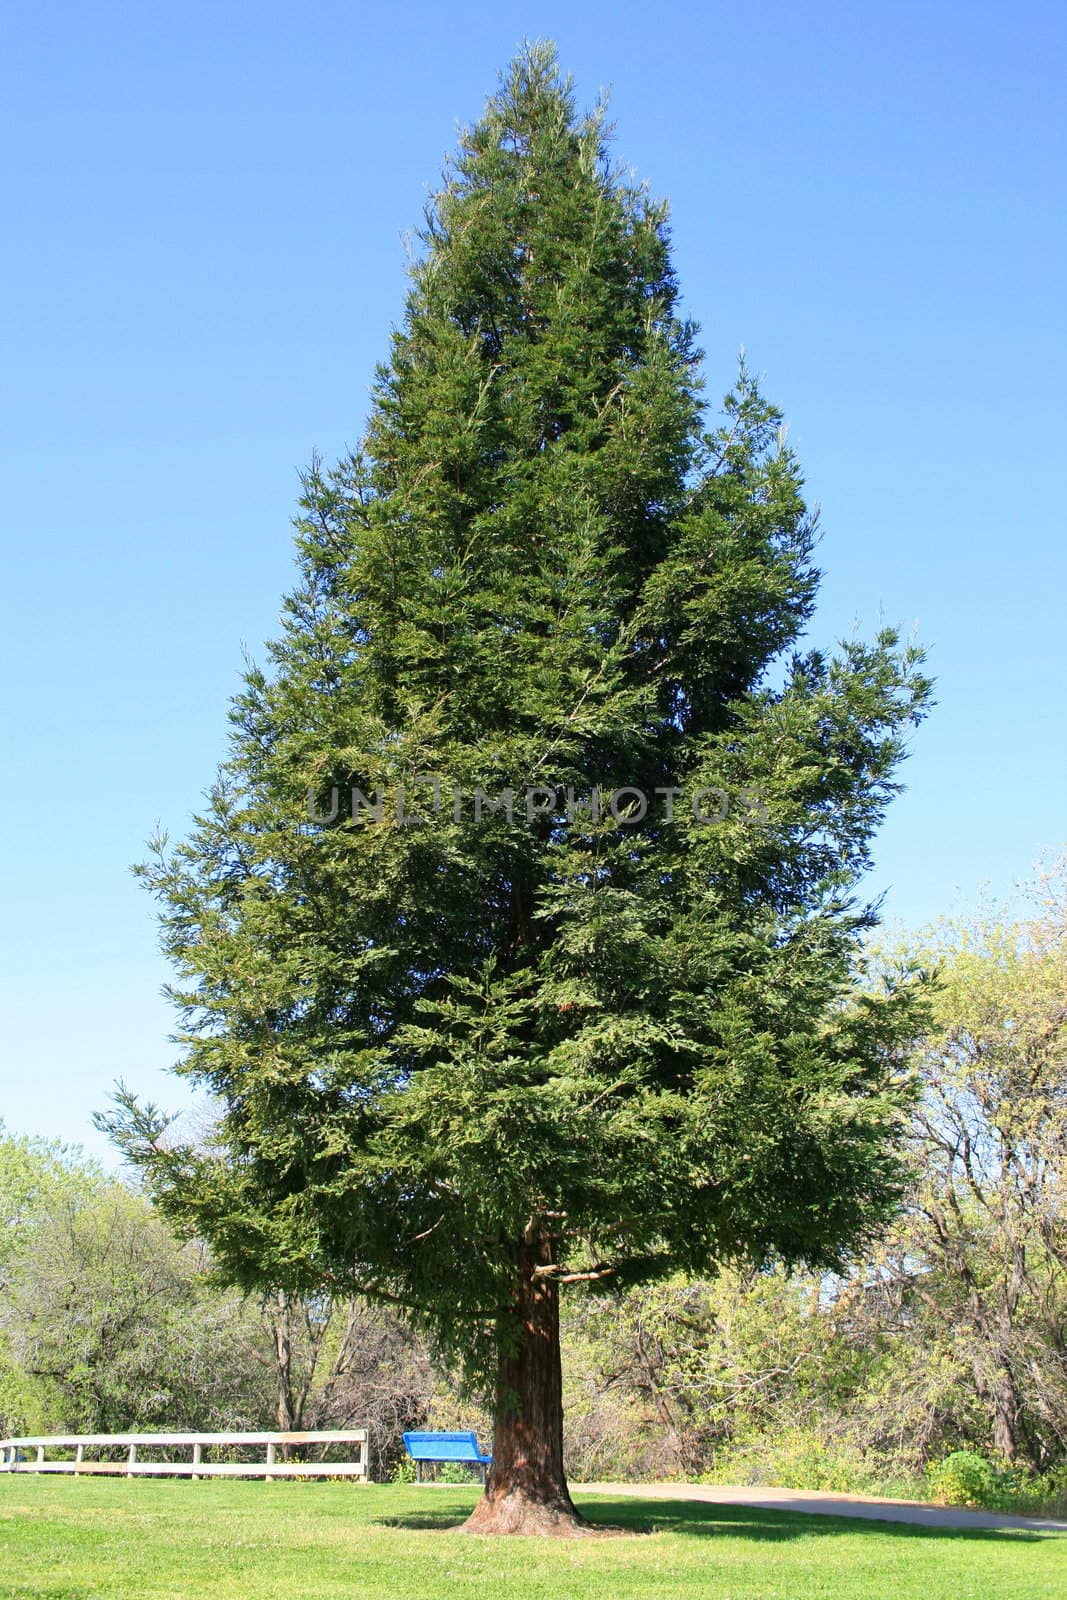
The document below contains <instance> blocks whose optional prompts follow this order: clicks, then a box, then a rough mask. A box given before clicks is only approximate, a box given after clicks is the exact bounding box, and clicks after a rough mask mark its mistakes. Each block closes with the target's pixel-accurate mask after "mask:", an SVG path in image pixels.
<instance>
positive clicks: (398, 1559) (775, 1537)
mask: <svg viewBox="0 0 1067 1600" xmlns="http://www.w3.org/2000/svg"><path fill="white" fill-rule="evenodd" d="M476 1493H477V1491H476V1490H474V1489H466V1488H451V1487H449V1488H423V1489H419V1488H412V1487H407V1486H403V1487H399V1486H398V1487H378V1486H374V1485H371V1486H362V1485H356V1484H344V1483H225V1482H218V1481H215V1482H202V1483H187V1482H186V1483H152V1482H144V1481H141V1482H136V1481H135V1482H127V1481H126V1480H123V1479H119V1480H112V1481H110V1482H104V1481H101V1480H99V1479H98V1480H96V1481H91V1480H85V1479H82V1480H80V1481H77V1482H75V1481H74V1480H72V1479H67V1480H59V1479H54V1478H53V1479H49V1478H34V1477H31V1476H29V1475H27V1476H21V1477H4V1478H2V1479H0V1596H2V1597H3V1600H16V1597H17V1600H186V1597H191V1596H195V1597H199V1596H204V1597H218V1600H335V1597H337V1600H340V1597H342V1596H344V1597H345V1600H363V1597H368V1600H369V1597H370V1596H374V1597H375V1600H409V1597H414V1596H418V1597H419V1600H446V1597H448V1596H450V1595H456V1596H462V1597H471V1600H473V1597H474V1596H477V1597H478V1600H520V1597H521V1600H586V1597H589V1600H594V1597H595V1600H625V1597H628V1596H634V1597H641V1600H652V1597H655V1600H668V1597H669V1600H675V1597H678V1596H682V1597H684V1596H696V1595H701V1596H703V1595H708V1596H715V1597H717V1600H749V1597H754V1596H759V1597H760V1600H809V1597H810V1600H821V1597H823V1596H826V1597H832V1600H846V1597H847V1600H1057V1597H1059V1596H1067V1536H1064V1537H1056V1536H1043V1537H1036V1536H1034V1535H1032V1534H1030V1533H1021V1532H1010V1533H1008V1532H1005V1533H1000V1532H980V1533H978V1532H975V1533H972V1532H970V1531H968V1532H966V1533H959V1532H949V1531H941V1530H937V1531H934V1530H931V1529H926V1528H916V1527H905V1526H903V1525H899V1524H898V1525H892V1524H890V1525H887V1524H885V1523H880V1524H879V1523H858V1522H855V1521H843V1520H838V1519H836V1518H831V1517H802V1516H792V1515H785V1514H778V1513H773V1512H768V1511H755V1510H751V1509H748V1508H732V1507H726V1506H712V1505H697V1504H693V1503H691V1502H685V1501H656V1502H650V1501H647V1500H646V1501H637V1500H623V1499H618V1500H608V1499H593V1498H589V1499H586V1500H584V1501H583V1502H581V1503H583V1504H584V1506H585V1508H586V1510H587V1512H588V1514H589V1515H590V1516H591V1517H593V1518H595V1519H596V1520H597V1521H603V1522H607V1523H612V1524H614V1525H616V1526H622V1527H625V1528H627V1529H629V1530H632V1532H633V1533H635V1534H640V1535H643V1537H635V1538H620V1539H591V1540H562V1541H552V1540H532V1539H474V1538H469V1537H467V1536H461V1535H457V1534H454V1533H449V1532H448V1531H447V1530H448V1528H449V1527H450V1525H453V1524H455V1523H456V1522H457V1521H459V1520H460V1519H461V1518H462V1517H463V1516H465V1515H466V1512H467V1511H468V1509H469V1508H470V1506H471V1504H472V1503H473V1501H474V1498H475V1495H476Z"/></svg>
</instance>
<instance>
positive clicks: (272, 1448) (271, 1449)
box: [263, 1444, 274, 1478]
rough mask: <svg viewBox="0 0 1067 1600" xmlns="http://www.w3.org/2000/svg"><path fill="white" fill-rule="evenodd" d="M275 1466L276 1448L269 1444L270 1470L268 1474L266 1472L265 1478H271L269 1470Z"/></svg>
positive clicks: (268, 1466) (268, 1458)
mask: <svg viewBox="0 0 1067 1600" xmlns="http://www.w3.org/2000/svg"><path fill="white" fill-rule="evenodd" d="M273 1465H274V1446H273V1445H272V1444H269V1445H268V1446H267V1469H268V1470H267V1471H266V1472H264V1474H263V1476H264V1477H265V1478H269V1477H270V1470H269V1469H270V1468H271V1467H273Z"/></svg>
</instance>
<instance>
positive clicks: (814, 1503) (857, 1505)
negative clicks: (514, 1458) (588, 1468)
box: [571, 1483, 1067, 1533]
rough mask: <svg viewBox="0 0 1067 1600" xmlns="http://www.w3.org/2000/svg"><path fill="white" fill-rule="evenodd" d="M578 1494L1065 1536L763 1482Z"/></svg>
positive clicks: (967, 1514) (954, 1512)
mask: <svg viewBox="0 0 1067 1600" xmlns="http://www.w3.org/2000/svg"><path fill="white" fill-rule="evenodd" d="M571 1488H572V1490H573V1491H574V1492H575V1493H576V1494H610V1495H626V1496H628V1497H630V1496H632V1497H634V1498H637V1499H647V1500H702V1501H706V1502H707V1503H708V1504H709V1505H717V1506H755V1507H757V1508H758V1509H759V1510H761V1511H801V1512H804V1513H805V1514H806V1515H812V1514H814V1515H815V1516H822V1517H867V1518H871V1519H873V1520H874V1521H876V1522H913V1523H916V1524H918V1525H919V1526H921V1527H925V1528H1027V1529H1029V1530H1030V1532H1032V1533H1067V1522H1053V1521H1051V1520H1050V1519H1048V1518H1045V1517H1015V1516H1009V1515H1007V1514H1006V1513H1005V1514H1002V1513H1001V1512H999V1511H964V1510H962V1509H961V1508H960V1507H958V1506H932V1505H929V1504H928V1503H927V1502H926V1501H924V1500H879V1499H877V1498H876V1497H875V1496H874V1495H867V1494H833V1493H830V1492H828V1491H826V1490H824V1489H773V1488H768V1487H767V1486H766V1485H765V1484H760V1485H759V1486H758V1487H755V1486H749V1485H744V1486H736V1485H733V1484H721V1483H575V1484H572V1485H571Z"/></svg>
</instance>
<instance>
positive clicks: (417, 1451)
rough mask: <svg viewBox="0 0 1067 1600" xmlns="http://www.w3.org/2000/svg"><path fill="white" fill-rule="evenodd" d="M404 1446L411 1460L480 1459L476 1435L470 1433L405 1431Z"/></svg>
mask: <svg viewBox="0 0 1067 1600" xmlns="http://www.w3.org/2000/svg"><path fill="white" fill-rule="evenodd" d="M404 1447H405V1449H406V1450H407V1453H408V1455H409V1456H410V1457H411V1459H412V1460H413V1461H481V1460H483V1459H484V1457H483V1456H482V1454H481V1451H480V1450H479V1449H478V1439H477V1436H476V1435H475V1434H474V1433H473V1432H471V1433H405V1435H404Z"/></svg>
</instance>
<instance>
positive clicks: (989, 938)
mask: <svg viewBox="0 0 1067 1600" xmlns="http://www.w3.org/2000/svg"><path fill="white" fill-rule="evenodd" d="M1063 884H1064V874H1063V872H1062V870H1060V871H1058V872H1055V873H1053V874H1050V875H1049V877H1048V878H1047V879H1046V880H1045V883H1044V886H1043V891H1042V898H1043V902H1044V903H1043V906H1042V908H1041V910H1040V912H1039V914H1038V915H1037V916H1036V917H1033V916H1032V917H1030V918H1029V919H1028V920H1025V921H1021V920H1018V919H1015V920H1008V919H1005V918H1004V917H995V916H994V917H987V918H985V919H978V920H976V921H974V922H972V923H970V924H957V925H955V926H951V925H950V926H948V927H946V928H945V929H943V930H942V931H941V934H940V936H939V938H938V939H937V940H936V941H935V942H934V943H933V944H932V945H931V947H930V949H929V952H928V954H927V958H928V959H930V960H932V961H933V960H936V961H938V962H939V963H940V964H941V966H942V981H941V985H940V989H939V993H938V995H937V1000H936V1014H935V1018H934V1027H933V1028H932V1030H931V1031H930V1032H929V1034H928V1035H927V1036H926V1037H925V1039H924V1041H923V1044H922V1048H921V1050H920V1052H919V1056H918V1066H919V1071H920V1075H921V1080H922V1086H923V1100H922V1104H921V1107H920V1110H919V1113H918V1120H917V1124H916V1129H915V1180H914V1184H913V1189H912V1194H911V1197H910V1198H911V1203H910V1205H909V1208H908V1214H907V1223H906V1226H905V1227H904V1229H903V1231H902V1233H901V1234H899V1235H898V1240H897V1250H896V1255H895V1268H896V1273H897V1276H898V1279H899V1281H900V1283H901V1285H902V1287H903V1288H904V1290H905V1292H906V1293H907V1294H908V1295H909V1296H910V1298H911V1300H912V1301H913V1303H914V1304H916V1305H917V1307H918V1308H920V1309H919V1312H918V1314H919V1315H920V1316H921V1318H922V1320H923V1322H924V1323H925V1324H927V1325H928V1328H929V1332H930V1335H931V1337H932V1339H933V1340H934V1341H935V1343H936V1345H937V1346H939V1347H941V1348H946V1346H947V1349H946V1357H948V1356H950V1357H951V1361H952V1364H953V1365H954V1366H955V1367H956V1368H957V1369H960V1368H962V1370H963V1371H964V1372H965V1373H966V1374H967V1375H968V1376H969V1378H970V1380H971V1382H972V1383H973V1386H974V1390H975V1392H976V1393H977V1395H978V1397H979V1399H980V1401H981V1403H982V1405H983V1407H984V1410H985V1414H986V1417H987V1418H988V1421H989V1424H990V1425H991V1434H992V1438H991V1443H992V1445H993V1447H994V1449H995V1450H996V1451H997V1452H998V1454H999V1455H1000V1456H1001V1457H1003V1458H1004V1459H1005V1460H1007V1461H1015V1460H1016V1459H1021V1460H1023V1461H1026V1462H1028V1463H1029V1464H1030V1465H1031V1466H1033V1467H1035V1468H1037V1469H1039V1470H1040V1469H1043V1468H1046V1467H1048V1466H1050V1465H1051V1464H1052V1463H1054V1462H1056V1461H1059V1460H1062V1459H1063V1457H1064V1455H1065V1453H1067V1209H1065V1202H1067V914H1065V913H1067V897H1065V895H1064V893H1063Z"/></svg>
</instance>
